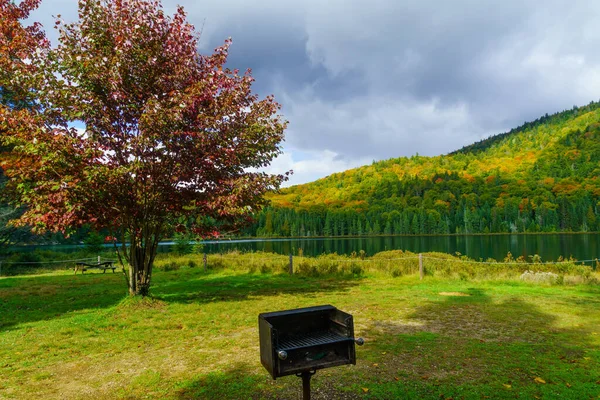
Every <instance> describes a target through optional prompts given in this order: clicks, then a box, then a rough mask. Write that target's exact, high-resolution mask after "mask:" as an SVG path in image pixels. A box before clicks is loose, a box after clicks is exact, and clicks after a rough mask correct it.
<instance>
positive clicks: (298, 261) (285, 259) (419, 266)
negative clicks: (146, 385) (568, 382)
mask: <svg viewBox="0 0 600 400" xmlns="http://www.w3.org/2000/svg"><path fill="white" fill-rule="evenodd" d="M400 252H401V251H400ZM267 254H268V255H267ZM404 254H406V255H403V256H400V257H398V256H391V257H385V256H381V255H375V256H372V257H367V256H366V255H364V254H359V255H356V254H353V255H352V256H339V255H337V254H336V253H333V254H323V255H321V256H317V257H305V256H303V255H298V256H295V255H292V254H289V255H283V254H274V253H258V254H257V253H236V252H233V253H225V254H223V253H219V254H207V253H204V254H202V263H203V266H204V270H207V269H208V267H209V264H210V265H211V267H214V266H215V265H217V266H218V265H220V266H224V262H225V260H227V261H229V262H235V263H238V264H239V263H244V262H249V263H250V264H251V265H255V264H257V263H279V264H284V263H285V264H287V265H286V266H287V268H286V269H287V272H289V273H290V274H293V273H295V272H297V271H304V272H306V271H314V270H315V268H317V267H319V266H321V268H324V269H325V270H327V269H328V270H330V271H333V270H334V268H333V264H340V265H344V264H349V265H350V266H349V267H348V268H351V267H352V266H355V265H359V264H362V265H365V266H367V265H371V266H377V267H379V268H387V269H389V270H390V271H392V274H394V273H396V274H406V273H412V272H416V271H417V270H418V271H419V273H420V274H421V276H423V275H425V274H428V273H429V274H431V273H432V272H434V271H435V270H436V269H446V271H448V266H449V265H470V266H473V267H475V268H480V267H486V266H487V267H495V268H494V269H498V268H500V267H507V268H510V267H518V268H519V269H522V270H526V269H528V268H534V269H536V270H542V269H543V268H545V267H547V268H550V269H554V270H556V269H559V272H561V271H562V270H560V268H561V266H567V267H569V266H578V265H579V266H587V265H588V264H589V266H590V269H591V270H592V271H596V270H597V267H598V265H599V264H600V263H599V261H598V259H597V258H595V259H588V260H573V259H568V260H559V261H546V262H542V261H541V260H536V259H534V258H532V259H531V260H525V259H517V260H508V261H506V260H504V261H493V260H488V261H482V260H471V259H468V258H466V257H465V256H454V255H450V254H448V256H447V257H439V256H437V257H436V256H432V255H429V254H427V253H425V254H423V253H420V254H414V253H404ZM193 256H194V255H189V257H193ZM196 256H199V255H196ZM219 260H221V261H219ZM232 260H233V261H232ZM95 261H97V262H100V257H87V258H76V259H67V260H53V261H18V260H15V261H13V260H6V259H5V260H0V276H1V275H2V266H5V267H7V266H11V265H20V266H21V265H22V266H32V267H35V266H40V267H43V266H45V265H48V266H52V265H61V264H62V265H65V264H71V263H78V262H95ZM311 263H312V265H311ZM194 264H195V263H194ZM444 264H446V265H444ZM399 268H403V270H401V269H399ZM281 269H283V267H281ZM563 269H564V268H563ZM394 271H396V272H394ZM577 271H578V272H579V270H577ZM562 272H569V271H568V270H567V269H564V271H562Z"/></svg>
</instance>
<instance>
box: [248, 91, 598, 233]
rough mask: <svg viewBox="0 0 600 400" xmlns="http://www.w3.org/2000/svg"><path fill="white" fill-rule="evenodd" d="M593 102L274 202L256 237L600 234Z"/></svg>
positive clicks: (285, 193) (297, 190)
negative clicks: (445, 152) (439, 153)
mask: <svg viewBox="0 0 600 400" xmlns="http://www.w3.org/2000/svg"><path fill="white" fill-rule="evenodd" d="M599 175H600V103H596V102H592V103H590V104H589V105H587V106H585V107H573V109H571V110H567V111H563V112H560V113H557V114H554V115H551V116H549V115H545V116H544V117H542V118H539V119H537V120H536V121H533V122H529V123H525V124H524V125H522V126H520V127H518V128H515V129H513V130H511V131H510V132H507V133H502V134H499V135H496V136H493V137H491V138H488V139H486V140H483V141H481V142H478V143H474V144H472V145H470V146H467V147H464V148H462V149H460V150H458V151H456V152H453V153H450V154H448V155H442V156H437V157H422V156H418V155H417V156H413V157H410V158H407V157H401V158H395V159H389V160H385V161H380V162H374V163H373V164H372V165H368V166H363V167H360V168H356V169H351V170H348V171H344V172H340V173H336V174H333V175H330V176H328V177H326V178H323V179H320V180H318V181H315V182H312V183H308V184H304V185H298V186H294V187H291V188H287V189H284V190H282V191H281V193H279V194H274V195H272V196H271V200H272V206H271V207H270V208H267V209H265V210H264V211H263V212H262V213H261V214H260V215H259V216H258V220H257V223H256V224H255V225H254V226H252V227H251V228H249V229H248V230H247V231H246V232H245V233H246V234H249V235H256V236H315V235H316V236H319V235H324V236H329V235H363V234H446V233H488V232H554V231H597V230H600V215H598V214H599V212H600V210H599V205H600V203H599V201H600V178H599Z"/></svg>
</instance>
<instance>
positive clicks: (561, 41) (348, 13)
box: [34, 0, 600, 183]
mask: <svg viewBox="0 0 600 400" xmlns="http://www.w3.org/2000/svg"><path fill="white" fill-rule="evenodd" d="M163 4H164V6H165V10H166V12H167V13H170V14H171V13H173V11H174V10H175V7H176V4H181V5H183V6H184V7H185V9H186V10H187V11H188V16H189V20H190V22H192V23H193V24H194V25H195V26H196V27H197V28H198V29H200V28H202V27H204V28H203V35H202V38H201V40H200V49H201V51H203V52H208V51H211V50H212V48H214V47H215V46H218V45H220V44H221V43H222V42H223V39H224V38H226V37H228V36H232V37H233V39H234V45H233V47H232V49H231V52H230V60H233V61H232V62H233V63H234V64H235V67H238V68H240V69H242V70H243V69H245V68H246V67H252V68H253V70H254V76H255V77H256V78H257V82H256V84H255V90H256V91H257V92H258V93H261V95H266V94H269V93H273V94H274V95H275V98H276V99H277V100H278V101H279V102H281V103H282V104H283V107H284V108H283V114H284V116H285V117H286V118H287V119H288V120H289V121H290V127H289V130H288V132H287V138H286V145H285V146H286V154H284V155H282V156H281V157H280V158H279V159H277V160H276V161H275V162H274V164H273V165H272V167H271V168H272V169H273V171H275V170H278V171H279V172H283V171H285V170H287V169H294V170H295V171H296V174H295V175H294V177H292V180H291V181H290V182H292V183H299V182H304V181H306V180H308V179H316V178H318V177H322V176H324V175H327V174H329V173H331V172H335V171H340V170H343V169H346V168H350V167H354V166H357V165H360V164H364V163H370V162H371V160H373V159H377V160H379V159H386V158H390V157H399V156H409V155H412V154H415V153H417V152H418V153H419V154H422V155H436V154H441V153H447V152H450V151H453V150H456V149H458V148H460V147H461V146H463V145H466V144H470V143H472V142H474V141H476V140H479V139H481V138H483V137H487V136H489V135H490V134H494V133H501V132H503V131H505V130H508V129H510V128H513V127H515V126H517V125H519V124H521V123H523V122H524V121H526V120H532V119H536V118H538V117H539V116H541V115H543V114H545V113H553V112H556V111H560V110H562V109H565V108H570V107H571V106H573V105H583V104H587V103H588V102H589V101H590V100H597V99H598V98H599V97H600V95H599V94H598V93H600V52H598V51H597V44H598V42H599V41H600V29H599V28H598V23H597V16H598V15H599V14H600V2H591V1H586V2H566V1H563V0H548V1H546V2H544V4H543V6H541V5H540V3H539V2H538V1H534V0H518V1H517V0H505V1H502V2H485V1H483V2H482V1H480V0H456V1H452V2H449V1H446V0H403V1H396V0H371V1H369V2H365V1H359V0H329V1H321V0H305V1H301V2H298V1H292V0H261V1H257V2H253V3H248V2H247V1H246V0H231V1H229V2H228V3H227V6H226V7H224V6H223V3H222V2H218V1H210V0H209V1H204V2H201V3H198V2H196V1H194V0H178V1H175V0H163ZM58 13H60V14H62V15H63V18H64V19H65V20H66V21H70V20H73V18H75V17H76V2H75V1H72V0H44V1H43V2H42V6H41V9H40V10H39V11H38V12H36V14H34V19H40V20H42V22H43V23H44V25H45V26H46V27H51V26H52V25H53V20H52V18H51V17H50V16H51V15H52V14H58ZM50 30H51V29H50Z"/></svg>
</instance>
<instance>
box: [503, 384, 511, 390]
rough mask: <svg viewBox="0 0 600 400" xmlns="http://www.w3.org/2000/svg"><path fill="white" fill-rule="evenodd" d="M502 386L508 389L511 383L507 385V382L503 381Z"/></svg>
mask: <svg viewBox="0 0 600 400" xmlns="http://www.w3.org/2000/svg"><path fill="white" fill-rule="evenodd" d="M502 386H504V387H505V388H507V389H510V388H511V387H512V386H511V385H509V384H508V383H503V384H502Z"/></svg>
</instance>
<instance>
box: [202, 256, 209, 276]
mask: <svg viewBox="0 0 600 400" xmlns="http://www.w3.org/2000/svg"><path fill="white" fill-rule="evenodd" d="M202 261H203V262H204V272H206V270H207V264H208V256H207V255H206V253H204V254H203V255H202Z"/></svg>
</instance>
